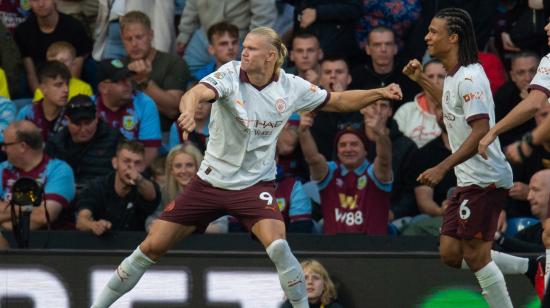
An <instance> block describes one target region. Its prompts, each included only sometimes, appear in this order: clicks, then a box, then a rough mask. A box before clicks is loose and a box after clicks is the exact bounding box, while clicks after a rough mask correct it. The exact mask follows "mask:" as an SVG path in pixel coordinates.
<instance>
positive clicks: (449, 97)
mask: <svg viewBox="0 0 550 308" xmlns="http://www.w3.org/2000/svg"><path fill="white" fill-rule="evenodd" d="M450 99H451V92H449V91H445V95H444V96H443V102H444V103H445V104H449V100H450Z"/></svg>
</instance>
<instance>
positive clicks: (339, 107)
mask: <svg viewBox="0 0 550 308" xmlns="http://www.w3.org/2000/svg"><path fill="white" fill-rule="evenodd" d="M380 99H388V100H398V101H399V100H402V99H403V94H402V93H401V88H400V87H399V85H398V84H395V83H392V84H390V85H388V86H386V87H384V88H377V89H371V90H349V91H344V92H330V99H329V101H328V102H327V104H326V105H325V106H323V108H322V109H321V110H323V111H330V112H352V111H359V110H361V109H363V108H364V107H366V106H368V105H369V104H371V103H374V102H376V101H377V100H380Z"/></svg>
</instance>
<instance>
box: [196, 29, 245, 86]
mask: <svg viewBox="0 0 550 308" xmlns="http://www.w3.org/2000/svg"><path fill="white" fill-rule="evenodd" d="M207 34H208V53H209V54H210V55H212V56H213V57H214V59H213V60H212V61H210V62H209V63H208V64H206V65H204V66H203V67H201V68H200V69H199V70H197V71H196V72H195V74H194V77H195V79H196V80H201V79H203V78H204V77H206V76H207V75H209V74H210V73H213V72H214V71H216V70H217V69H218V68H219V67H220V66H222V65H224V64H225V63H227V62H229V61H233V60H236V59H237V55H238V53H239V28H237V26H235V25H233V24H230V23H228V22H225V21H222V22H219V23H217V24H213V25H212V26H211V27H210V29H208V33H207Z"/></svg>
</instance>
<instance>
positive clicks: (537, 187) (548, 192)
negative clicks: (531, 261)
mask: <svg viewBox="0 0 550 308" xmlns="http://www.w3.org/2000/svg"><path fill="white" fill-rule="evenodd" d="M549 197H550V170H541V171H538V172H537V173H535V174H534V175H533V177H531V180H530V182H529V194H528V197H527V199H528V200H529V204H530V206H531V212H532V213H533V215H534V216H535V217H536V218H537V219H539V221H540V223H537V224H533V225H530V226H528V227H526V228H525V229H523V230H521V231H519V232H518V233H517V234H516V235H515V236H513V237H511V236H506V235H505V234H502V233H498V234H496V236H495V237H496V240H495V241H496V243H497V244H498V245H499V246H500V247H501V248H502V249H503V250H504V251H514V252H539V253H540V252H544V250H545V248H544V245H543V243H542V231H543V226H542V223H543V222H544V220H545V219H546V217H547V212H548V199H549Z"/></svg>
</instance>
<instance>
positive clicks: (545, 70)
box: [529, 55, 550, 98]
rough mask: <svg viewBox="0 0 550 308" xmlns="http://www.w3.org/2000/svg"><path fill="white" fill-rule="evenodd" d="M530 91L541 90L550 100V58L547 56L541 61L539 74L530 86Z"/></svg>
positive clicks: (538, 69)
mask: <svg viewBox="0 0 550 308" xmlns="http://www.w3.org/2000/svg"><path fill="white" fill-rule="evenodd" d="M529 90H539V91H542V92H544V94H546V97H549V98H550V56H549V55H546V56H544V57H543V58H542V60H541V61H540V64H539V67H538V68H537V74H536V75H535V77H534V78H533V80H532V81H531V84H530V85H529Z"/></svg>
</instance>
